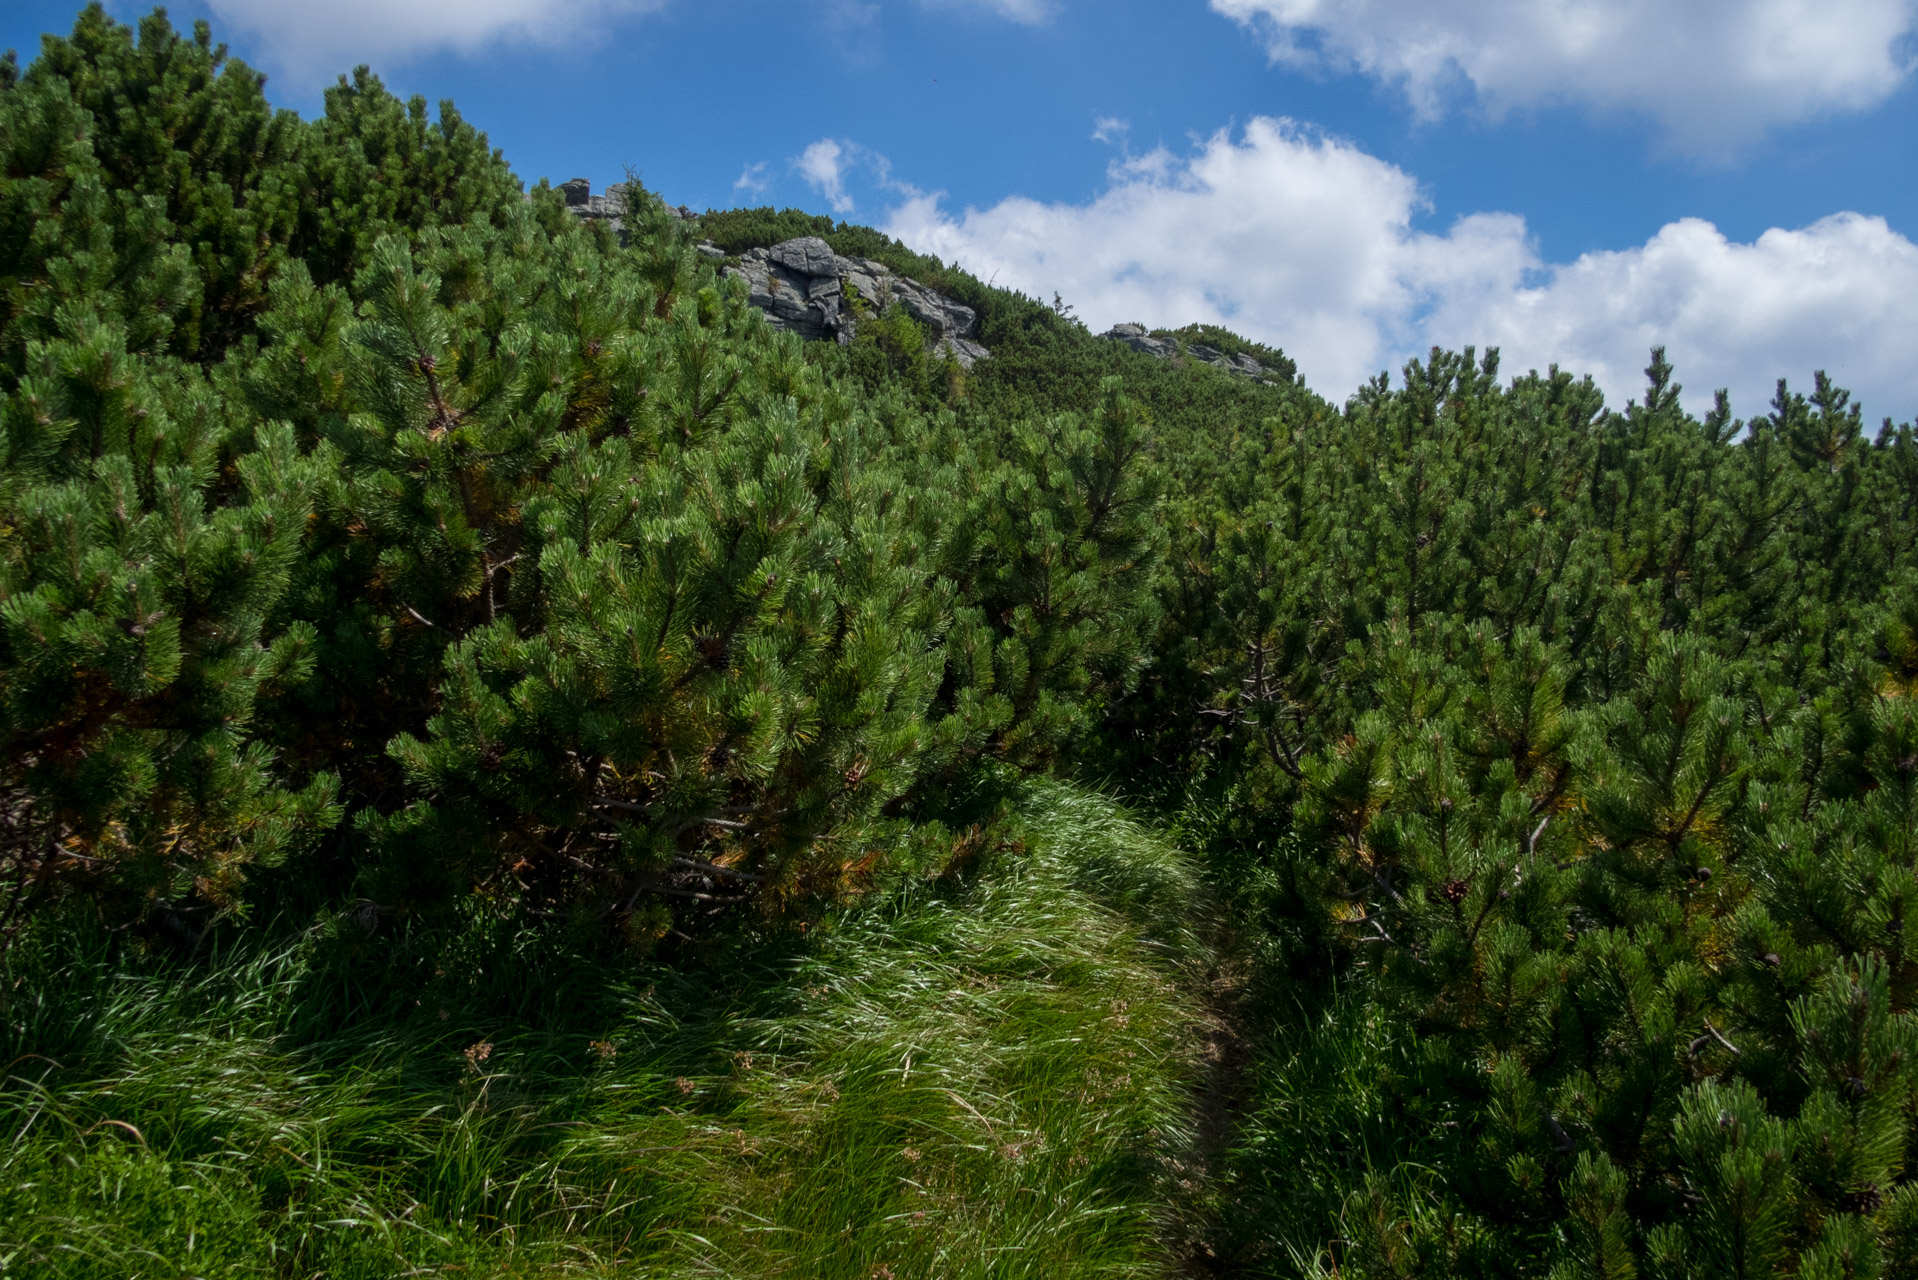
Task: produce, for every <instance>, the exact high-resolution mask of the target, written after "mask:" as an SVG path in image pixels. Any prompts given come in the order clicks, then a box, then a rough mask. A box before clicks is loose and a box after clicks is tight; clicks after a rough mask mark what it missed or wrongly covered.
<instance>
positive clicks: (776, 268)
mask: <svg viewBox="0 0 1918 1280" xmlns="http://www.w3.org/2000/svg"><path fill="white" fill-rule="evenodd" d="M560 191H561V192H562V193H563V194H564V195H565V197H566V208H567V210H568V211H569V212H571V213H572V214H573V215H574V216H575V217H577V218H579V219H581V220H582V221H588V222H604V223H606V224H607V225H608V226H609V228H610V229H611V230H612V231H613V232H614V234H616V235H617V234H623V233H624V232H625V229H626V228H625V223H624V222H623V221H622V217H623V215H624V213H625V208H626V192H625V189H624V188H623V187H621V186H617V185H615V186H612V187H609V188H607V190H606V194H604V195H598V196H596V195H594V194H593V188H592V184H591V183H589V182H588V181H587V180H586V179H584V178H574V179H573V180H572V181H570V182H566V183H562V184H561V186H560ZM667 212H669V213H671V214H673V215H674V216H675V217H677V218H680V219H681V220H683V221H687V222H692V221H695V220H696V219H695V215H694V214H693V212H692V210H690V209H687V208H685V207H684V206H681V207H680V208H678V209H669V210H668V211H667ZM698 249H699V252H700V254H701V256H703V257H706V258H711V259H715V260H718V261H723V262H728V265H727V266H726V267H725V273H726V275H727V276H728V277H729V278H732V279H737V280H743V281H745V282H746V300H747V301H748V302H750V303H751V304H752V305H753V306H755V307H757V308H759V309H760V310H761V311H763V312H765V314H766V318H767V320H769V321H770V322H771V323H772V326H773V327H774V328H775V329H784V330H788V331H790V332H792V333H796V334H798V335H799V336H800V337H802V338H806V339H808V340H811V341H826V340H830V341H833V342H837V343H839V344H840V345H841V346H844V345H845V344H847V343H849V342H851V341H852V339H853V334H854V332H855V331H856V330H857V328H858V324H859V320H858V315H857V314H856V311H855V308H853V307H852V306H851V305H849V299H850V298H852V297H857V298H858V299H859V300H860V301H861V302H863V303H864V304H865V306H866V307H868V308H870V309H871V310H872V311H873V312H874V313H882V312H884V311H886V310H888V309H890V308H892V307H894V306H900V307H904V308H905V309H906V314H908V315H910V316H911V317H912V318H913V319H914V320H917V321H918V322H919V323H920V324H921V325H923V326H925V328H926V329H927V330H928V331H929V332H930V334H931V350H932V352H933V354H934V355H937V356H946V357H950V358H951V359H953V360H956V361H957V362H958V363H959V365H960V367H962V368H966V369H970V368H971V367H972V366H973V365H974V364H976V363H978V362H979V361H981V360H984V359H986V358H987V357H988V356H990V355H991V354H992V353H991V352H989V351H987V350H986V349H985V348H984V347H982V346H980V345H979V343H978V342H977V340H976V339H977V336H978V332H979V316H978V314H977V313H976V312H974V311H973V309H972V308H971V307H967V306H962V305H961V304H959V303H957V302H954V301H953V300H952V299H951V298H947V297H943V296H941V295H940V294H937V293H934V292H933V291H932V290H931V289H928V288H926V286H924V285H922V284H920V283H919V282H918V281H917V280H909V279H907V278H906V277H904V276H901V275H895V274H894V273H893V272H891V271H888V270H887V269H886V268H885V266H884V265H882V264H880V263H877V262H874V261H873V260H872V259H871V258H842V257H840V256H839V255H838V254H836V253H834V252H833V251H832V246H831V245H829V244H827V243H826V242H825V241H824V240H822V239H820V238H819V237H818V236H804V237H801V238H800V239H797V240H787V241H785V242H784V243H781V244H776V245H774V246H772V247H771V248H770V249H763V248H762V249H748V250H746V252H744V253H742V254H740V255H739V257H738V258H737V259H736V260H730V261H729V260H728V258H727V255H726V254H725V252H724V251H723V250H721V249H720V248H719V247H718V246H717V245H714V244H712V243H710V242H708V241H701V242H700V243H699V246H698Z"/></svg>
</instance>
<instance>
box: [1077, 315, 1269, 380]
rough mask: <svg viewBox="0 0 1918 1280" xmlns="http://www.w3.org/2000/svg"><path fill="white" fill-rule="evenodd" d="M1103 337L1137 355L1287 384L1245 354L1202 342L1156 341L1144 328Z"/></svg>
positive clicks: (1118, 327) (1122, 328) (1119, 327)
mask: <svg viewBox="0 0 1918 1280" xmlns="http://www.w3.org/2000/svg"><path fill="white" fill-rule="evenodd" d="M1099 336H1100V337H1102V338H1105V339H1106V340H1107V341H1110V342H1123V343H1124V344H1125V345H1126V346H1128V347H1131V348H1132V349H1133V350H1134V351H1142V352H1144V353H1145V354H1146V355H1149V356H1152V357H1154V358H1156V359H1159V360H1175V359H1178V358H1180V357H1184V358H1185V359H1188V360H1197V361H1198V362H1199V363H1201V364H1209V365H1211V366H1213V367H1214V368H1216V369H1223V370H1224V371H1225V372H1227V373H1230V374H1236V375H1237V376H1239V377H1241V378H1253V379H1256V380H1258V381H1260V382H1279V381H1284V379H1282V378H1281V377H1280V376H1279V375H1278V374H1277V372H1276V371H1274V370H1272V369H1268V368H1266V367H1265V366H1264V365H1262V364H1260V363H1259V362H1258V361H1257V360H1255V359H1254V358H1253V357H1251V356H1249V355H1247V354H1245V353H1244V352H1240V353H1239V354H1238V355H1235V356H1229V355H1226V354H1225V353H1224V352H1223V351H1220V350H1218V349H1217V348H1214V347H1208V346H1206V345H1205V344H1204V343H1201V342H1188V343H1181V342H1180V341H1179V340H1178V339H1176V338H1155V337H1153V336H1152V335H1151V334H1149V333H1147V332H1146V328H1145V326H1144V325H1142V324H1115V325H1113V326H1112V327H1111V328H1110V329H1108V330H1106V331H1105V332H1104V333H1102V334H1100V335H1099Z"/></svg>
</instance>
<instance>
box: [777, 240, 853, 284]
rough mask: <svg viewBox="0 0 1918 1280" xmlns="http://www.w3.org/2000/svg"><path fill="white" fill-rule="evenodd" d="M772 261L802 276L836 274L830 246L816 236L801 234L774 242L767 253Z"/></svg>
mask: <svg viewBox="0 0 1918 1280" xmlns="http://www.w3.org/2000/svg"><path fill="white" fill-rule="evenodd" d="M767 257H769V258H770V259H771V260H772V261H774V262H776V263H778V264H779V265H780V266H782V267H785V268H786V269H787V270H789V271H796V272H798V273H799V274H800V275H804V276H837V275H838V274H839V271H838V268H837V267H836V266H835V264H834V258H835V255H834V254H833V251H832V246H831V245H829V244H827V243H826V242H825V241H824V240H821V239H820V238H819V237H818V236H801V237H800V238H799V239H797V240H787V241H785V242H784V243H782V244H776V245H774V246H773V247H772V249H771V251H770V252H769V253H768V254H767Z"/></svg>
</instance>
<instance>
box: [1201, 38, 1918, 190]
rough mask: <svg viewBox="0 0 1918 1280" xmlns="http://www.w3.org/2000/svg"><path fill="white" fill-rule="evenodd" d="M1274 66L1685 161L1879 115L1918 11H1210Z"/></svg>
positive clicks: (1434, 107) (1900, 76)
mask: <svg viewBox="0 0 1918 1280" xmlns="http://www.w3.org/2000/svg"><path fill="white" fill-rule="evenodd" d="M1211 4H1212V8H1213V9H1214V10H1216V11H1217V12H1219V13H1221V14H1224V15H1225V16H1227V17H1229V18H1234V19H1236V20H1238V21H1239V22H1241V23H1244V24H1246V25H1248V26H1251V27H1255V28H1256V29H1258V30H1260V31H1261V32H1262V33H1263V35H1264V37H1265V39H1266V43H1267V47H1268V48H1269V49H1270V51H1271V54H1272V56H1273V58H1274V59H1275V60H1277V61H1280V62H1285V63H1288V64H1292V65H1317V66H1325V67H1329V68H1332V69H1349V70H1357V71H1360V72H1362V73H1365V74H1367V75H1371V76H1375V77H1377V78H1379V79H1381V80H1384V81H1387V82H1389V83H1394V84H1397V85H1399V86H1401V87H1402V88H1403V89H1404V91H1405V93H1406V95H1407V97H1408V98H1409V99H1410V101H1411V102H1412V104H1413V106H1414V107H1415V108H1416V109H1417V110H1418V111H1419V112H1420V113H1421V114H1423V115H1425V116H1427V117H1431V116H1436V115H1438V114H1439V113H1440V112H1441V111H1442V110H1443V108H1444V106H1445V104H1446V102H1447V100H1448V99H1449V98H1451V97H1452V96H1453V95H1454V94H1455V93H1457V92H1459V91H1461V90H1463V91H1467V92H1470V93H1473V94H1475V95H1476V97H1477V99H1478V100H1479V102H1480V103H1481V104H1482V105H1484V106H1485V107H1486V108H1488V109H1489V110H1491V111H1492V112H1494V113H1498V112H1502V111H1505V110H1508V109H1510V108H1514V107H1532V106H1540V105H1547V104H1552V103H1572V104H1577V105H1583V106H1589V107H1594V108H1598V109H1600V110H1606V111H1624V112H1633V113H1642V114H1646V115H1649V116H1651V117H1652V118H1654V119H1655V120H1657V121H1658V122H1659V124H1660V125H1661V126H1662V127H1663V129H1664V130H1665V132H1666V134H1667V136H1668V137H1669V138H1670V139H1671V140H1672V141H1674V142H1675V143H1677V144H1678V145H1680V146H1681V147H1684V148H1686V149H1688V150H1693V151H1702V152H1716V151H1722V150H1724V149H1726V148H1728V147H1732V146H1735V145H1737V144H1738V143H1740V142H1743V141H1746V140H1748V139H1750V138H1752V137H1754V136H1756V135H1757V134H1759V133H1761V132H1763V131H1764V130H1765V129H1766V128H1768V127H1770V126H1772V125H1776V124H1782V123H1788V122H1791V121H1795V120H1801V119H1805V118H1807V117H1810V116H1816V115H1820V114H1825V113H1830V112H1834V111H1849V110H1857V109H1861V108H1866V107H1871V106H1874V105H1876V104H1878V103H1880V102H1882V101H1884V100H1885V98H1887V97H1888V96H1890V95H1891V94H1892V93H1893V92H1894V91H1896V90H1897V89H1898V87H1899V86H1900V85H1901V84H1903V83H1904V81H1905V79H1906V77H1907V76H1908V75H1909V73H1910V72H1911V70H1912V66H1913V49H1912V40H1913V35H1914V32H1918V0H1685V2H1684V3H1682V4H1672V3H1669V0H1544V2H1541V0H1211Z"/></svg>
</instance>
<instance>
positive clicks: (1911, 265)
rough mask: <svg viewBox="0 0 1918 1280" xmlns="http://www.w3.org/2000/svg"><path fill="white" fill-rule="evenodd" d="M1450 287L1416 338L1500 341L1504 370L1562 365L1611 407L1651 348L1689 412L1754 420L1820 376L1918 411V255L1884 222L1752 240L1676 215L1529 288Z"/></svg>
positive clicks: (1879, 406)
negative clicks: (1789, 388) (1723, 390)
mask: <svg viewBox="0 0 1918 1280" xmlns="http://www.w3.org/2000/svg"><path fill="white" fill-rule="evenodd" d="M1447 285H1450V282H1443V283H1442V285H1441V287H1440V288H1439V289H1437V290H1435V292H1437V294H1438V297H1439V301H1438V305H1437V306H1436V308H1435V309H1434V310H1433V312H1432V313H1431V314H1430V315H1429V316H1427V317H1425V318H1424V319H1423V321H1422V324H1421V328H1422V329H1423V330H1424V331H1425V332H1426V333H1428V334H1431V335H1442V334H1451V333H1460V334H1466V335H1470V336H1471V337H1473V338H1475V339H1476V340H1477V341H1479V342H1480V343H1481V344H1485V345H1493V346H1499V347H1501V348H1503V349H1504V351H1505V352H1506V353H1507V355H1508V356H1509V357H1516V358H1517V359H1516V360H1514V359H1508V360H1507V365H1506V367H1507V368H1508V370H1513V371H1516V370H1517V369H1521V368H1527V367H1537V368H1542V367H1544V365H1545V364H1546V363H1547V362H1548V361H1550V360H1553V359H1557V360H1558V361H1559V362H1560V363H1561V364H1562V365H1563V366H1564V367H1566V368H1575V369H1578V370H1579V371H1581V372H1584V371H1589V372H1590V373H1591V374H1592V375H1593V376H1594V377H1595V378H1597V380H1598V381H1599V383H1600V385H1602V386H1604V387H1606V388H1608V389H1610V390H1611V391H1612V394H1613V398H1614V400H1616V399H1619V398H1621V397H1623V396H1632V395H1636V394H1637V393H1638V389H1639V385H1640V382H1641V380H1642V379H1641V377H1640V370H1642V369H1643V368H1644V365H1645V353H1646V351H1647V350H1648V349H1649V348H1651V347H1652V346H1654V345H1663V346H1666V347H1667V348H1668V349H1669V355H1670V358H1671V360H1672V361H1673V363H1674V364H1676V365H1677V366H1678V376H1679V378H1680V380H1681V381H1683V382H1684V383H1685V385H1686V388H1687V390H1686V397H1685V398H1686V401H1687V402H1688V404H1690V405H1691V406H1692V407H1693V408H1694V409H1696V408H1697V407H1698V406H1699V405H1700V404H1701V403H1702V402H1707V397H1708V396H1709V395H1710V392H1711V390H1712V389H1714V388H1717V387H1730V388H1731V389H1732V392H1733V408H1734V409H1735V410H1736V411H1737V413H1738V414H1739V416H1741V417H1749V416H1751V415H1752V414H1754V413H1758V412H1761V411H1763V409H1764V407H1765V403H1766V402H1767V401H1768V400H1769V398H1770V396H1771V393H1772V389H1773V383H1774V382H1775V381H1776V380H1777V378H1779V377H1780V376H1784V377H1787V378H1789V379H1790V380H1791V382H1792V383H1793V384H1794V385H1797V386H1799V387H1801V388H1804V389H1808V388H1809V387H1810V384H1811V373H1812V371H1813V370H1815V369H1823V370H1825V371H1826V372H1828V373H1830V374H1831V376H1832V378H1833V379H1834V380H1835V381H1836V382H1838V384H1839V385H1840V386H1847V387H1850V388H1851V389H1852V390H1853V391H1854V392H1857V393H1859V395H1860V396H1861V398H1862V399H1863V401H1864V403H1865V407H1866V409H1867V410H1868V411H1872V412H1875V413H1877V414H1879V415H1881V416H1883V415H1890V416H1893V417H1898V418H1910V417H1911V416H1912V414H1913V411H1914V410H1918V369H1914V367H1913V361H1912V359H1911V353H1912V350H1913V349H1914V347H1918V245H1914V244H1913V243H1912V242H1911V241H1910V240H1908V239H1906V238H1905V237H1904V236H1901V235H1899V234H1898V233H1897V232H1895V231H1893V230H1892V229H1891V227H1890V226H1888V225H1887V224H1886V222H1885V220H1884V219H1883V218H1868V217H1864V216H1862V215H1860V214H1856V213H1839V214H1833V215H1831V216H1830V217H1827V218H1822V219H1820V220H1819V221H1817V222H1814V223H1812V224H1811V225H1810V226H1808V227H1803V228H1800V229H1798V230H1789V231H1788V230H1783V229H1779V228H1773V229H1772V230H1769V231H1767V232H1765V233H1764V234H1763V235H1761V236H1759V237H1758V238H1757V239H1756V240H1755V241H1753V242H1752V243H1750V244H1739V243H1735V242H1733V241H1731V240H1729V239H1727V238H1726V237H1725V235H1724V234H1723V233H1721V232H1720V231H1719V230H1718V228H1716V227H1714V226H1713V225H1712V224H1711V223H1709V222H1706V221H1703V220H1702V219H1699V218H1686V219H1683V220H1681V221H1678V222H1673V223H1670V224H1668V225H1667V226H1665V227H1664V228H1662V229H1661V230H1660V231H1659V232H1658V234H1656V235H1654V236H1653V237H1652V238H1651V239H1650V240H1649V241H1647V242H1646V243H1645V244H1643V245H1641V246H1638V247H1636V248H1632V249H1625V250H1621V251H1615V252H1605V253H1588V254H1585V255H1583V256H1581V257H1580V258H1579V259H1578V260H1577V261H1575V262H1570V263H1566V264H1563V265H1559V266H1554V267H1550V268H1548V269H1547V270H1546V271H1545V272H1544V273H1543V278H1542V279H1540V280H1539V281H1538V282H1537V283H1536V284H1535V285H1533V286H1531V287H1526V285H1525V284H1524V283H1523V282H1522V281H1521V280H1520V279H1518V278H1517V277H1516V276H1515V275H1514V274H1512V273H1510V272H1509V271H1508V272H1507V273H1505V274H1502V275H1501V274H1500V273H1498V272H1496V271H1492V272H1487V273H1485V274H1484V275H1482V276H1480V277H1478V278H1476V279H1474V280H1471V281H1470V282H1469V283H1467V284H1465V285H1464V287H1458V286H1456V285H1451V286H1450V287H1445V286H1447Z"/></svg>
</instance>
